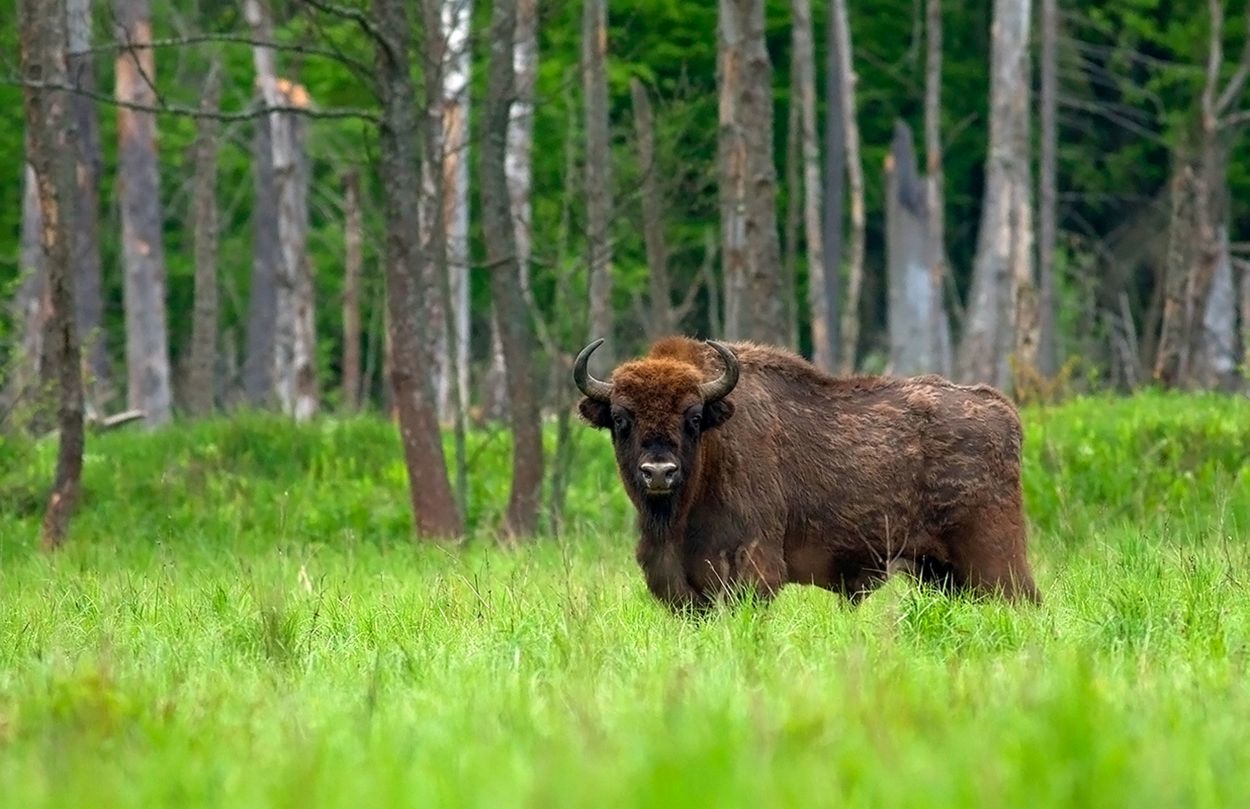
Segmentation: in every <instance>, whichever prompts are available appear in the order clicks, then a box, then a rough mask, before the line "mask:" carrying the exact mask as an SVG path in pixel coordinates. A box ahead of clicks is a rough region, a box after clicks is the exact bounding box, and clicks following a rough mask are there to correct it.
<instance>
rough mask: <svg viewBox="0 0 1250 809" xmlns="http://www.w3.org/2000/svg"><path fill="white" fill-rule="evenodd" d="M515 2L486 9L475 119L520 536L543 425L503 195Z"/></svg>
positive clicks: (512, 532) (513, 512)
mask: <svg viewBox="0 0 1250 809" xmlns="http://www.w3.org/2000/svg"><path fill="white" fill-rule="evenodd" d="M516 22H517V7H516V0H496V2H495V4H494V6H493V7H492V9H491V29H490V48H491V49H490V65H489V69H488V73H487V93H486V108H485V111H484V115H483V118H482V134H483V140H482V161H481V167H482V179H481V183H480V186H479V187H480V190H481V194H482V231H483V234H484V235H485V237H486V253H487V262H488V264H489V266H490V268H491V294H492V297H493V298H494V304H495V311H496V313H497V317H498V321H499V329H500V336H501V339H502V343H503V351H504V361H505V367H506V370H507V382H508V398H509V400H510V402H511V421H512V440H513V453H512V492H511V495H510V496H509V499H508V511H507V517H506V523H505V526H504V528H505V531H506V532H507V534H508V535H509V536H511V537H526V536H530V535H532V534H533V533H534V531H535V530H536V528H537V520H538V507H539V504H540V500H541V496H542V484H543V446H542V422H541V418H540V412H539V405H538V397H537V391H536V390H535V386H536V384H537V380H536V379H535V376H534V371H533V353H534V332H533V325H532V324H531V322H530V312H529V310H528V307H527V306H526V305H525V301H524V299H523V297H522V290H521V277H520V276H521V270H520V264H519V263H518V262H517V255H516V237H515V233H514V229H513V218H512V206H511V200H510V197H509V195H508V174H507V166H506V162H507V152H508V144H507V140H508V120H509V117H510V109H511V104H512V99H513V98H514V94H515V89H516V75H515V71H514V68H513V49H514V43H515V42H516Z"/></svg>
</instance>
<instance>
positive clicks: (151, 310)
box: [115, 0, 173, 426]
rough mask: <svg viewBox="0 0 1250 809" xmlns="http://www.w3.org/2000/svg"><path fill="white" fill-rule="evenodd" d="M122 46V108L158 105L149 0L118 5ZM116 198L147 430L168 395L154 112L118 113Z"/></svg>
mask: <svg viewBox="0 0 1250 809" xmlns="http://www.w3.org/2000/svg"><path fill="white" fill-rule="evenodd" d="M115 8H116V21H117V40H118V43H119V44H120V45H121V46H122V47H121V50H119V51H118V55H117V68H116V94H117V100H118V101H121V102H123V103H128V104H138V105H144V106H149V107H150V106H154V105H155V104H156V89H155V87H154V85H153V82H155V80H156V60H155V51H154V50H153V49H152V48H150V47H139V48H131V47H128V46H130V45H146V44H147V43H150V42H151V40H152V13H151V9H150V7H149V4H148V0H119V2H117V3H116V4H115ZM117 132H118V137H119V140H120V143H119V146H118V159H117V178H118V198H119V200H120V203H121V205H120V207H121V219H122V260H123V264H124V266H125V268H126V284H125V303H126V366H127V372H128V378H129V385H128V387H129V401H130V407H131V409H134V410H141V411H143V412H144V414H145V415H146V417H145V419H144V424H146V425H149V426H158V425H161V424H165V423H166V422H168V421H169V419H170V417H171V415H172V409H173V403H172V395H171V392H170V377H169V347H168V328H167V325H166V317H165V248H164V237H163V235H162V224H163V218H162V215H161V199H160V174H159V164H158V162H157V156H156V117H155V116H154V115H153V114H152V113H150V112H139V111H137V110H135V109H130V108H128V107H124V106H119V107H118V108H117Z"/></svg>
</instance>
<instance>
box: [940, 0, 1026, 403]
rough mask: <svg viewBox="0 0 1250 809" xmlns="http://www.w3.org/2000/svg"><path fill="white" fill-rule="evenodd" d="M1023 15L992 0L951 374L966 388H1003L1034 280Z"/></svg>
mask: <svg viewBox="0 0 1250 809" xmlns="http://www.w3.org/2000/svg"><path fill="white" fill-rule="evenodd" d="M1029 7H1030V0H994V25H993V36H992V41H991V74H990V75H991V79H990V142H989V154H988V157H987V159H986V171H985V175H986V176H985V200H984V203H983V204H982V206H981V230H980V235H979V241H978V243H977V255H976V261H975V264H974V266H973V278H972V291H971V294H970V296H969V304H968V314H967V320H966V322H965V323H964V334H963V339H962V341H961V343H960V346H959V363H958V369H957V374H958V376H959V377H960V378H961V379H963V380H965V381H969V382H987V383H990V384H993V385H996V386H998V387H1003V388H1005V387H1007V385H1008V384H1009V383H1010V381H1011V368H1010V359H1011V357H1012V355H1013V353H1018V346H1017V342H1018V339H1019V338H1020V337H1021V336H1022V335H1025V334H1027V332H1028V331H1029V329H1028V327H1027V324H1020V323H1018V322H1017V321H1018V312H1017V309H1018V308H1019V306H1020V302H1021V300H1022V299H1023V298H1025V297H1026V296H1028V295H1029V294H1030V287H1031V279H1032V277H1033V268H1032V265H1033V260H1034V256H1033V255H1032V242H1033V211H1032V205H1031V203H1030V201H1029V200H1030V194H1031V191H1030V182H1029V174H1030V171H1029V22H1030V16H1031V15H1030V13H1029ZM1018 359H1020V360H1021V361H1022V362H1024V363H1025V364H1027V359H1026V358H1023V357H1019V358H1018Z"/></svg>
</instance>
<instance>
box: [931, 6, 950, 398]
mask: <svg viewBox="0 0 1250 809" xmlns="http://www.w3.org/2000/svg"><path fill="white" fill-rule="evenodd" d="M925 14H926V22H925V35H926V42H927V44H926V46H925V47H926V54H925V56H926V60H925V61H926V64H925V86H924V137H925V161H926V165H927V167H926V174H927V176H926V178H925V183H926V187H927V192H926V195H925V197H926V199H925V205H926V210H927V211H928V214H929V222H928V237H929V247H928V263H929V274H930V276H931V280H930V283H931V284H932V286H933V289H935V290H937V294H936V295H935V296H934V298H933V306H934V309H933V311H932V312H931V313H930V314H929V320H928V322H929V324H930V325H931V326H932V327H933V328H934V330H935V331H934V332H933V333H932V334H930V335H929V339H930V340H932V341H933V345H934V346H935V347H936V348H935V352H934V365H933V369H932V370H933V371H934V372H936V373H939V374H943V375H949V374H950V373H951V368H952V366H953V365H954V357H953V353H954V349H953V346H952V344H951V328H950V319H949V318H948V317H947V313H946V305H945V303H944V298H943V289H944V285H945V283H946V272H947V267H946V190H945V177H944V175H943V171H942V0H927V8H926V10H925Z"/></svg>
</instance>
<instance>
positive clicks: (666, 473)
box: [638, 461, 677, 486]
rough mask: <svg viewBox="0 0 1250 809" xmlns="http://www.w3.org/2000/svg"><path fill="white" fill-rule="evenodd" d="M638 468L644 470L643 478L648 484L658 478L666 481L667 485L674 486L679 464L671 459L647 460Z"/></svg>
mask: <svg viewBox="0 0 1250 809" xmlns="http://www.w3.org/2000/svg"><path fill="white" fill-rule="evenodd" d="M638 469H639V470H640V471H641V472H642V479H643V482H645V483H646V484H647V485H648V486H651V485H652V483H653V482H654V481H655V480H656V479H657V478H658V479H661V480H663V481H664V485H665V486H672V485H673V480H674V479H675V478H676V477H677V464H675V463H673V462H671V461H663V462H656V461H647V462H646V463H641V464H639V465H638Z"/></svg>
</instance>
